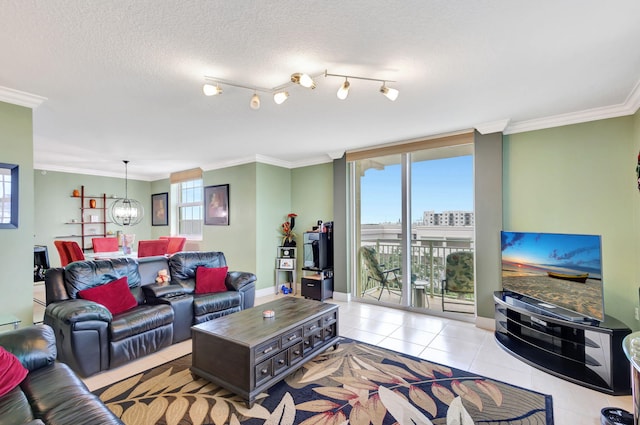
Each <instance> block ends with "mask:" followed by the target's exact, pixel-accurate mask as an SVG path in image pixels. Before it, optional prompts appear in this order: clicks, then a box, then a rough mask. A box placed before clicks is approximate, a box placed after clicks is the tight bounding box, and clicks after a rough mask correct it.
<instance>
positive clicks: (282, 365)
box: [272, 350, 288, 375]
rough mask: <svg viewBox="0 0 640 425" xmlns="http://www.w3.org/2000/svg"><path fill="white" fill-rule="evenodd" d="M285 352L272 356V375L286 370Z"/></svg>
mask: <svg viewBox="0 0 640 425" xmlns="http://www.w3.org/2000/svg"><path fill="white" fill-rule="evenodd" d="M287 354H288V353H287V350H284V351H283V352H282V353H278V354H276V355H275V356H273V359H272V360H273V374H274V375H277V374H278V373H280V372H282V371H284V370H286V369H287V366H288V364H287Z"/></svg>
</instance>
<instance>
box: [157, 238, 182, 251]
mask: <svg viewBox="0 0 640 425" xmlns="http://www.w3.org/2000/svg"><path fill="white" fill-rule="evenodd" d="M160 239H167V240H169V246H168V247H167V254H169V255H171V254H175V253H176V252H180V251H182V250H183V249H184V245H185V244H186V243H187V238H182V237H178V236H160Z"/></svg>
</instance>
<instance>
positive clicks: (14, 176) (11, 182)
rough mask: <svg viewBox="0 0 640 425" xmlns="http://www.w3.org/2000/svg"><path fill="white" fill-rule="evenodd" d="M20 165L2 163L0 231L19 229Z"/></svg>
mask: <svg viewBox="0 0 640 425" xmlns="http://www.w3.org/2000/svg"><path fill="white" fill-rule="evenodd" d="M18 169H19V168H18V165H16V164H5V163H2V162H0V187H2V188H3V189H4V190H2V191H1V192H2V196H0V211H2V214H0V229H17V228H18Z"/></svg>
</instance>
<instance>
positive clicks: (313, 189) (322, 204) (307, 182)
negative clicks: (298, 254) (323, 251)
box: [291, 163, 333, 239]
mask: <svg viewBox="0 0 640 425" xmlns="http://www.w3.org/2000/svg"><path fill="white" fill-rule="evenodd" d="M291 198H292V207H293V210H294V212H295V213H297V214H298V218H297V219H296V230H297V232H296V233H297V234H298V237H299V239H300V238H301V237H302V233H304V232H306V231H310V230H311V229H312V228H313V226H315V225H316V224H317V222H318V220H322V221H332V220H333V163H326V164H320V165H310V166H308V167H300V168H294V169H293V170H291Z"/></svg>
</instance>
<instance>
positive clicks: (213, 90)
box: [202, 83, 222, 96]
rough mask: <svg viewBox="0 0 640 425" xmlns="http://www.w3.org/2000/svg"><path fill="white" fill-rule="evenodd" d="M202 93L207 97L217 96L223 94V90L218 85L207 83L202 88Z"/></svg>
mask: <svg viewBox="0 0 640 425" xmlns="http://www.w3.org/2000/svg"><path fill="white" fill-rule="evenodd" d="M202 92H203V93H204V95H205V96H216V95H219V94H222V89H221V88H220V86H219V85H218V84H216V85H215V86H214V85H213V84H209V83H206V84H205V85H204V86H202Z"/></svg>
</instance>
